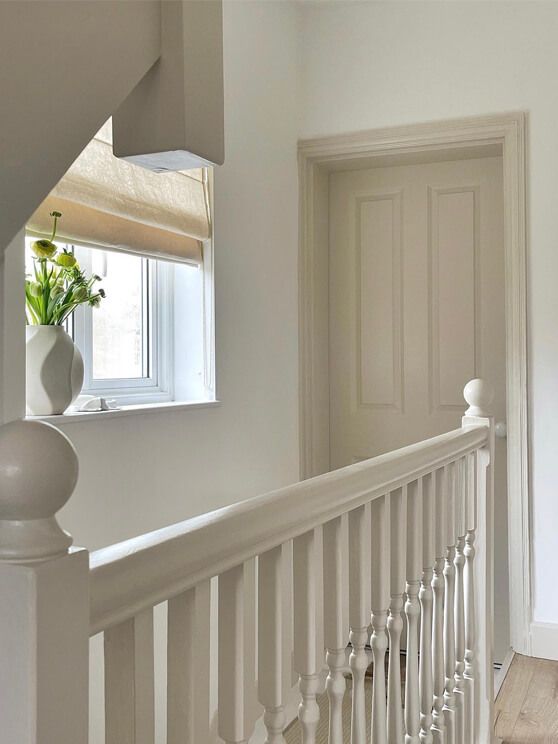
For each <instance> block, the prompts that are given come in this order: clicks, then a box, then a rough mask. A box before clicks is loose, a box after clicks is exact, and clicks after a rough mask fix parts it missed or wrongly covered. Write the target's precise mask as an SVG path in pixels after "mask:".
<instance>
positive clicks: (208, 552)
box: [91, 425, 487, 634]
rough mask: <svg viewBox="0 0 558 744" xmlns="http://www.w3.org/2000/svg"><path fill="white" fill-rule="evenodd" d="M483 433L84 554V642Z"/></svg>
mask: <svg viewBox="0 0 558 744" xmlns="http://www.w3.org/2000/svg"><path fill="white" fill-rule="evenodd" d="M486 439H487V430H486V428H485V427H484V426H474V425H473V426H470V427H465V428H463V429H456V430H455V431H451V432H448V433H446V434H442V435H440V436H437V437H433V438H432V439H428V440H426V441H424V442H419V443H418V444H412V445H410V446H408V447H404V448H402V449H400V450H397V451H395V452H389V453H387V454H385V455H380V456H379V457H376V458H374V459H372V460H367V461H365V462H361V463H357V464H355V465H350V466H349V467H346V468H341V469H340V470H336V471H334V472H332V473H327V474H325V475H320V476H317V477H315V478H312V479H309V480H307V481H302V482H301V483H296V484H294V485H291V486H287V487H285V488H281V489H279V490H277V491H273V492H272V493H269V494H266V495H264V496H259V497H256V498H253V499H248V500H246V501H243V502H240V503H237V504H234V505H232V506H228V507H224V508H222V509H218V510H216V511H213V512H209V513H207V514H203V515H200V516H199V517H194V518H193V519H189V520H187V521H185V522H180V523H178V524H173V525H171V526H169V527H164V528H162V529H159V530H156V531H154V532H150V533H148V534H145V535H141V536H140V537H136V538H132V539H131V540H126V541H124V542H121V543H118V544H116V545H112V546H110V547H107V548H103V549H101V550H98V551H95V552H94V553H92V554H91V634H94V633H97V632H99V631H100V630H103V629H105V628H106V627H108V626H110V625H113V624H115V623H118V622H122V621H123V620H126V619H128V618H130V617H133V616H134V615H136V614H137V613H138V612H140V611H141V610H143V609H146V608H148V607H152V606H154V605H156V604H157V603H159V602H161V601H164V600H165V599H168V598H169V597H171V596H176V595H177V594H180V593H181V592H183V591H186V590H187V589H189V588H191V587H193V586H196V585H197V584H199V583H200V582H201V581H204V580H206V579H208V578H210V577H212V576H216V575H218V574H221V573H223V572H224V571H227V570H229V569H230V568H233V567H234V566H237V565H239V564H240V563H242V562H243V561H245V560H247V559H249V558H251V557H253V556H255V555H258V554H261V553H264V552H265V551H266V550H270V549H272V548H274V547H276V546H277V545H280V544H282V543H284V542H286V541H287V540H290V539H292V538H294V537H297V536H299V535H301V534H303V533H304V532H306V531H308V530H309V529H313V528H314V527H316V526H318V525H321V524H324V523H325V522H327V521H329V520H330V519H334V518H335V517H338V516H341V515H342V514H344V513H346V512H348V511H351V510H352V509H356V508H358V507H359V506H362V505H364V504H365V503H367V502H369V501H371V500H373V499H374V498H376V497H378V496H381V495H382V494H384V493H386V492H388V491H392V490H394V489H396V488H398V487H399V486H402V485H405V484H406V483H408V482H410V481H412V480H416V479H417V478H419V477H421V476H422V475H424V474H426V473H428V472H431V471H432V470H433V469H436V468H440V467H443V466H444V465H445V464H446V463H448V462H450V461H452V460H455V459H456V458H458V457H463V456H465V455H466V454H468V453H469V452H472V451H473V450H476V449H478V448H479V447H481V446H482V445H483V444H484V443H485V442H486Z"/></svg>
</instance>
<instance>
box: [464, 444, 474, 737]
mask: <svg viewBox="0 0 558 744" xmlns="http://www.w3.org/2000/svg"><path fill="white" fill-rule="evenodd" d="M467 466H468V467H467V470H468V474H469V477H468V488H467V509H466V525H465V526H466V529H467V535H466V537H465V547H464V550H463V554H464V556H465V567H464V570H463V593H464V605H465V654H464V664H465V667H464V671H463V684H464V694H465V710H464V714H463V741H464V744H474V730H475V681H476V675H477V670H476V657H475V643H476V638H475V576H474V560H475V526H476V518H477V517H476V498H477V488H476V485H477V478H476V476H477V453H476V452H473V453H472V454H471V455H469V456H468V459H467Z"/></svg>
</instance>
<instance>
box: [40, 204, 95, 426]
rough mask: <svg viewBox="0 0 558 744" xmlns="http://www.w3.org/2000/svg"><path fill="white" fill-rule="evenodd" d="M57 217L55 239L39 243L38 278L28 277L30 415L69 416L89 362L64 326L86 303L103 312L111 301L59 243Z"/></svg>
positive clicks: (55, 215)
mask: <svg viewBox="0 0 558 744" xmlns="http://www.w3.org/2000/svg"><path fill="white" fill-rule="evenodd" d="M50 216H51V217H52V218H53V227H52V235H51V237H50V239H46V238H43V239H41V240H36V241H35V242H34V243H33V245H32V246H31V250H32V251H33V254H34V256H33V274H31V275H27V276H26V277H25V306H26V316H27V329H26V351H27V360H26V385H27V395H26V397H27V412H28V413H29V414H32V415H36V416H37V415H41V416H44V415H52V414H58V413H64V411H65V410H66V409H67V408H68V406H69V405H70V404H71V403H72V402H73V401H74V400H75V399H76V398H77V396H78V395H79V393H80V392H81V387H82V385H83V360H82V358H81V354H80V353H79V350H78V349H77V347H76V346H75V344H74V342H73V341H72V339H71V338H70V336H69V335H68V334H67V333H66V330H65V329H64V327H63V324H64V322H65V321H66V320H67V319H68V318H69V317H70V315H71V314H72V313H73V312H74V310H75V309H76V308H77V307H78V306H79V305H83V304H85V303H87V304H89V305H91V306H92V307H98V306H99V305H100V303H101V300H102V299H103V298H104V297H105V293H104V291H103V289H101V288H96V286H95V285H96V284H97V282H99V281H100V277H99V276H97V275H96V274H93V275H92V276H90V277H87V276H86V275H85V273H84V272H83V271H82V270H81V269H80V267H79V264H78V262H77V260H76V257H75V256H74V255H73V253H70V252H69V251H68V250H67V249H64V250H60V248H59V247H58V246H57V245H56V243H55V242H54V240H55V238H56V229H57V225H58V220H59V219H60V217H62V215H61V213H60V212H51V215H50Z"/></svg>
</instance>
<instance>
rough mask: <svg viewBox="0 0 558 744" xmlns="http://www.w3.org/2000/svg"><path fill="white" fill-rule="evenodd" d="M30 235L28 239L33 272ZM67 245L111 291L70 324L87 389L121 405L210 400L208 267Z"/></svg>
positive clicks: (29, 264) (81, 310)
mask: <svg viewBox="0 0 558 744" xmlns="http://www.w3.org/2000/svg"><path fill="white" fill-rule="evenodd" d="M33 240H35V238H34V237H29V238H28V239H27V251H26V264H27V272H28V273H29V272H30V270H32V253H31V250H30V244H31V242H32V241H33ZM57 244H58V245H59V246H60V247H64V245H65V244H64V243H62V242H61V241H57ZM66 246H67V248H68V250H72V251H73V252H74V254H75V256H76V258H77V259H78V261H79V264H80V266H81V267H82V268H83V269H85V271H86V273H87V274H91V273H93V274H97V275H98V276H100V277H101V281H100V282H99V283H98V284H99V286H101V287H103V289H104V290H105V292H106V298H105V299H104V300H103V301H102V302H101V304H100V306H99V307H97V308H92V307H90V306H88V305H81V306H80V307H78V308H77V310H76V311H75V313H74V315H73V318H71V319H70V320H69V322H68V323H67V325H66V330H67V331H68V332H69V333H70V335H71V336H72V337H73V339H74V341H75V343H76V345H77V346H78V348H79V350H80V351H81V354H82V356H83V360H84V368H85V375H84V385H83V389H82V394H84V395H95V396H102V397H104V398H107V399H110V400H114V401H115V403H116V405H118V406H125V405H134V404H141V403H160V402H168V401H173V400H178V401H200V400H208V399H213V390H212V387H213V386H212V384H211V379H210V373H209V368H210V366H211V365H210V363H209V359H208V356H207V353H206V351H207V349H208V348H210V347H211V344H208V343H207V339H206V333H205V331H206V328H207V324H206V322H205V316H206V311H205V308H206V305H207V302H206V297H205V294H206V293H205V291H204V290H205V288H204V270H203V268H202V267H200V266H197V265H191V264H185V263H181V264H175V263H171V262H167V261H158V260H155V259H151V258H143V257H141V256H138V255H134V254H129V253H124V252H119V251H105V250H102V249H100V248H93V247H87V246H83V245H70V244H66ZM176 316H178V317H179V318H180V322H179V323H177V324H176V325H175V317H176Z"/></svg>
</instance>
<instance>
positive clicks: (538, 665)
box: [495, 654, 558, 744]
mask: <svg viewBox="0 0 558 744" xmlns="http://www.w3.org/2000/svg"><path fill="white" fill-rule="evenodd" d="M495 713H496V736H498V737H500V739H502V740H503V743H504V744H543V743H544V744H550V743H551V742H554V743H555V744H558V661H546V660H545V659H532V658H530V657H528V656H520V655H519V654H516V655H515V657H514V660H513V662H512V665H511V667H510V669H509V671H508V674H507V675H506V679H505V680H504V683H503V685H502V688H501V689H500V694H499V695H498V698H497V699H496V710H495Z"/></svg>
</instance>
